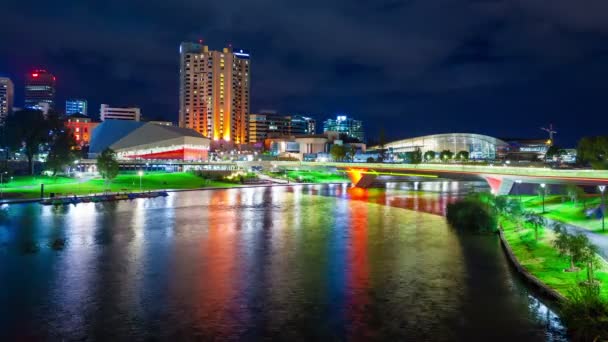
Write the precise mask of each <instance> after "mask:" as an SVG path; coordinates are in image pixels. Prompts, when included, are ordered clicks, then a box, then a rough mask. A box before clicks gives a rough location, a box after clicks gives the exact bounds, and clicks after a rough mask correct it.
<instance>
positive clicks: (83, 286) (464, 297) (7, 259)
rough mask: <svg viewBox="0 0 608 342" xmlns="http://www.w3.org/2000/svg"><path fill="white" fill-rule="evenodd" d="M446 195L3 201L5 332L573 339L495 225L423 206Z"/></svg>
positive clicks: (291, 193) (326, 192)
mask: <svg viewBox="0 0 608 342" xmlns="http://www.w3.org/2000/svg"><path fill="white" fill-rule="evenodd" d="M456 187H458V185H456ZM446 189H447V191H450V190H451V189H453V186H451V185H450V186H448V187H447V188H446ZM451 196H453V195H450V194H449V193H423V192H418V193H413V192H408V191H406V190H398V189H392V188H390V187H389V189H387V190H370V191H358V190H354V191H353V190H349V188H348V187H347V186H346V185H318V186H291V187H285V186H283V187H272V188H251V189H228V190H210V191H193V192H182V193H172V194H170V195H169V196H168V197H159V198H153V199H136V200H132V201H120V202H107V203H86V204H78V205H76V206H60V207H52V206H41V205H39V204H37V203H32V204H22V205H11V206H8V207H4V208H3V211H2V214H1V216H0V261H1V262H0V279H1V280H2V281H1V282H0V340H8V339H16V338H28V337H29V338H39V339H59V338H64V339H67V340H71V339H86V338H90V339H91V338H95V339H99V340H110V339H117V338H119V337H125V336H129V337H131V338H132V339H145V338H150V337H158V338H161V339H168V338H173V339H179V338H185V337H191V336H194V337H199V338H201V339H207V338H218V339H258V338H274V339H282V340H307V339H324V340H327V339H337V340H342V339H351V340H369V339H375V340H381V339H382V340H411V341H420V340H433V341H452V340H494V341H514V340H517V341H518V342H522V341H562V340H565V337H564V336H565V335H564V329H563V327H562V326H561V323H560V320H559V318H558V317H557V316H556V315H555V314H554V312H553V311H552V310H551V309H550V308H549V307H547V306H546V305H545V304H544V302H543V300H542V299H540V298H538V297H537V296H536V294H535V293H533V292H530V290H529V289H528V288H527V287H526V286H525V285H524V284H523V282H522V281H521V279H520V278H518V276H517V274H515V273H514V272H513V270H512V269H511V267H510V266H509V264H508V263H507V261H506V258H505V256H504V254H503V253H502V251H501V249H500V244H499V241H498V239H497V238H496V237H494V236H460V235H457V234H456V233H455V232H454V231H453V230H451V229H450V228H449V227H448V226H447V225H446V223H445V221H444V219H443V218H442V217H441V216H439V215H434V214H429V213H428V212H432V213H439V214H440V213H442V212H443V208H444V207H445V203H446V202H447V201H449V200H450V198H452V197H451ZM403 207H406V208H408V209H416V210H417V211H416V210H406V209H403Z"/></svg>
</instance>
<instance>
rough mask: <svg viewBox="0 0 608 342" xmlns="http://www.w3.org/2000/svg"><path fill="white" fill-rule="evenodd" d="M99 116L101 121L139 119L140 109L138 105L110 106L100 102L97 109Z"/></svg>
mask: <svg viewBox="0 0 608 342" xmlns="http://www.w3.org/2000/svg"><path fill="white" fill-rule="evenodd" d="M99 118H100V120H101V121H106V120H129V121H140V119H141V110H140V109H139V108H138V107H110V106H109V105H107V104H105V103H104V104H102V105H101V108H100V110H99Z"/></svg>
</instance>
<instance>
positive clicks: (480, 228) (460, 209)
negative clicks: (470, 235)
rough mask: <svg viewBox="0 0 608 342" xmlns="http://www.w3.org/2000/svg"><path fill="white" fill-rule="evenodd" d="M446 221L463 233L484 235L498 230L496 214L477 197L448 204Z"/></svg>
mask: <svg viewBox="0 0 608 342" xmlns="http://www.w3.org/2000/svg"><path fill="white" fill-rule="evenodd" d="M446 219H447V221H448V223H450V225H451V226H452V227H454V228H456V229H458V230H462V231H472V232H477V233H482V232H494V231H496V229H497V218H496V213H495V212H494V211H493V210H489V209H488V207H487V206H486V205H485V203H483V202H482V201H481V200H479V199H477V198H475V197H466V198H464V199H461V200H459V201H457V202H455V203H450V204H448V206H447V213H446Z"/></svg>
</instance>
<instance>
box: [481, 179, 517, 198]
mask: <svg viewBox="0 0 608 342" xmlns="http://www.w3.org/2000/svg"><path fill="white" fill-rule="evenodd" d="M483 178H484V179H485V180H486V182H488V185H490V189H492V194H494V195H496V196H502V195H508V194H509V193H510V192H511V189H512V188H513V183H514V181H513V180H512V179H510V178H507V177H502V176H495V175H492V176H483Z"/></svg>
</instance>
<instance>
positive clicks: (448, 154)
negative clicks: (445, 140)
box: [439, 150, 454, 160]
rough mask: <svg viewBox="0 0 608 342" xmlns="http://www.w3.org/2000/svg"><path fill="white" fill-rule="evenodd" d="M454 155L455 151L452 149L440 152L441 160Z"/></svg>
mask: <svg viewBox="0 0 608 342" xmlns="http://www.w3.org/2000/svg"><path fill="white" fill-rule="evenodd" d="M453 156H454V152H452V151H450V150H443V151H441V153H439V159H441V160H450V159H452V157H453Z"/></svg>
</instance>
